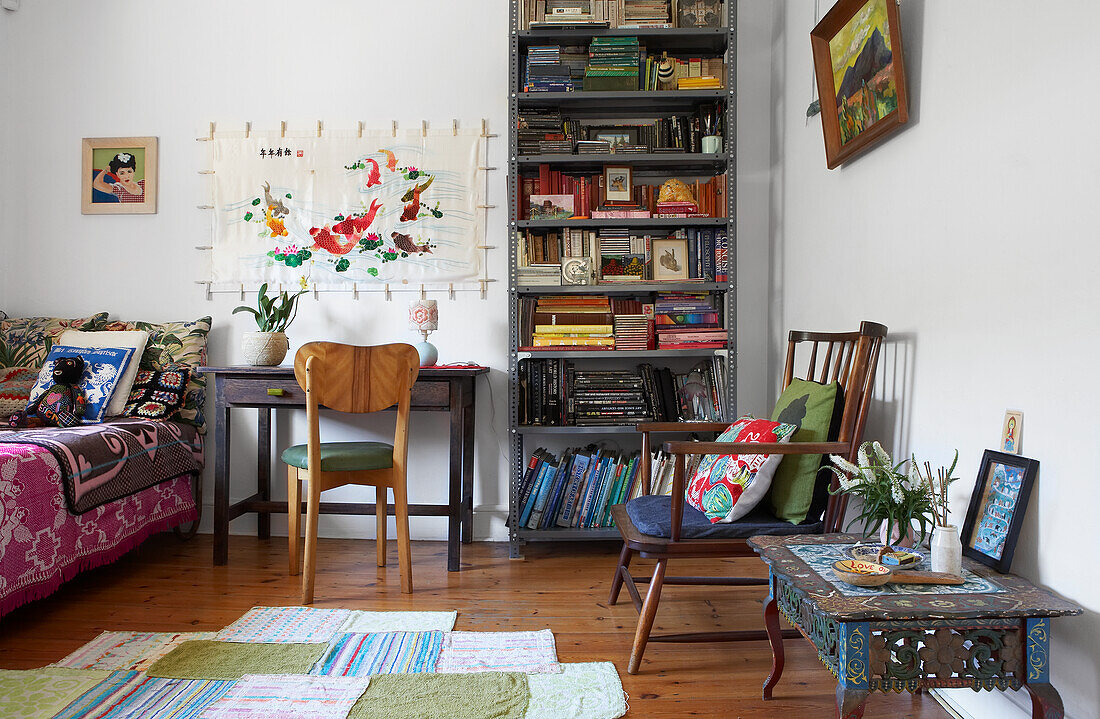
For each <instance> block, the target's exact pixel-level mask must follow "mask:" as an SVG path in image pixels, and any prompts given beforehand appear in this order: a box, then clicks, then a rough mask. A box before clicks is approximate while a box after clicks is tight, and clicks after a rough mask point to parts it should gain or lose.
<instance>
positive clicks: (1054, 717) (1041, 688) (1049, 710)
mask: <svg viewBox="0 0 1100 719" xmlns="http://www.w3.org/2000/svg"><path fill="white" fill-rule="evenodd" d="M1024 686H1025V687H1027V693H1028V694H1030V695H1031V719H1062V718H1063V717H1064V716H1065V710H1064V709H1063V708H1062V697H1060V696H1058V692H1057V691H1056V690H1055V689H1054V687H1053V686H1052V685H1050V684H1025V685H1024Z"/></svg>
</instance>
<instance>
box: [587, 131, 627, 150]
mask: <svg viewBox="0 0 1100 719" xmlns="http://www.w3.org/2000/svg"><path fill="white" fill-rule="evenodd" d="M587 129H588V139H589V140H599V141H601V142H606V143H608V144H609V145H611V151H612V152H614V151H615V148H616V147H622V146H624V145H637V144H638V128H637V127H636V126H634V125H591V126H589V127H588V128H587Z"/></svg>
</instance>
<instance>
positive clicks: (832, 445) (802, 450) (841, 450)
mask: <svg viewBox="0 0 1100 719" xmlns="http://www.w3.org/2000/svg"><path fill="white" fill-rule="evenodd" d="M662 448H663V449H664V451H665V452H666V453H668V454H674V455H678V454H688V455H690V454H840V455H847V454H848V452H849V451H850V450H851V449H852V445H851V443H849V442H783V443H779V442H682V441H681V442H665V443H664V444H663V445H662Z"/></svg>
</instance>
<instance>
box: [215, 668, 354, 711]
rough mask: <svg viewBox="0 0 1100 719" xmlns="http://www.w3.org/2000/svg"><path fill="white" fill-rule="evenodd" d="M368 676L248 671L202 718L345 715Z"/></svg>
mask: <svg viewBox="0 0 1100 719" xmlns="http://www.w3.org/2000/svg"><path fill="white" fill-rule="evenodd" d="M369 683H370V678H369V677H317V676H287V675H285V674H278V675H271V674H268V675H257V674H248V675H245V676H243V677H241V679H240V680H239V681H238V682H237V683H236V685H235V686H233V687H232V688H231V689H230V690H229V691H228V692H226V693H225V695H224V696H222V697H221V698H220V699H218V701H216V702H215V703H214V704H212V705H211V706H210V707H209V708H207V709H206V711H204V712H203V713H202V715H201V717H200V719H344V717H346V716H347V715H348V712H349V711H351V708H352V706H354V705H355V702H356V701H358V700H359V697H361V696H363V692H365V691H366V690H367V686H368V684H369Z"/></svg>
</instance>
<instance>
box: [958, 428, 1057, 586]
mask: <svg viewBox="0 0 1100 719" xmlns="http://www.w3.org/2000/svg"><path fill="white" fill-rule="evenodd" d="M1038 473H1039V462H1038V461H1037V460H1034V459H1028V458H1026V457H1018V456H1016V455H1013V454H1006V453H1004V452H994V451H993V450H991V449H987V450H986V451H985V454H983V455H982V464H981V468H980V469H979V470H978V480H977V482H975V483H974V492H973V493H972V494H971V495H970V506H969V507H968V508H967V511H966V521H965V522H963V528H962V536H961V539H962V545H963V554H965V555H966V556H968V557H970V558H971V559H975V560H977V561H979V562H981V563H982V564H985V565H986V566H989V567H993V568H994V569H996V570H997V571H998V572H1007V571H1008V570H1009V568H1010V567H1011V566H1012V555H1013V554H1014V553H1015V551H1016V540H1017V539H1018V538H1019V536H1020V527H1021V526H1023V522H1024V510H1025V509H1027V501H1028V498H1029V497H1030V496H1031V487H1032V485H1033V484H1035V477H1036V475H1037V474H1038Z"/></svg>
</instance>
